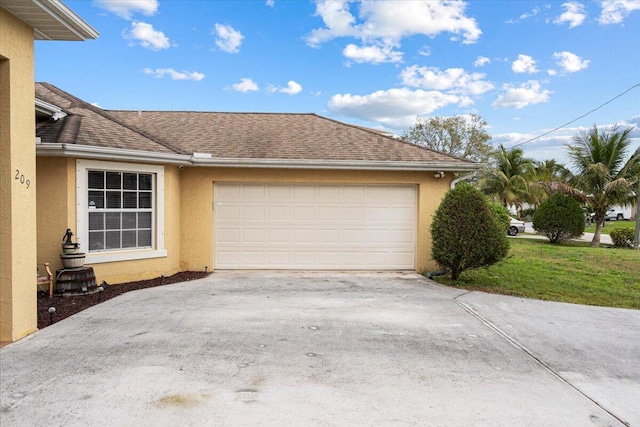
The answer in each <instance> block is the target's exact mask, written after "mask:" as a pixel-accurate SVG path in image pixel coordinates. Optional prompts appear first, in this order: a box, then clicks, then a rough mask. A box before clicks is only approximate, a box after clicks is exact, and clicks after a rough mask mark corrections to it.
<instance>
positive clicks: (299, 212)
mask: <svg viewBox="0 0 640 427" xmlns="http://www.w3.org/2000/svg"><path fill="white" fill-rule="evenodd" d="M315 217H316V209H315V208H314V207H313V206H293V207H292V208H291V219H292V220H294V221H310V220H314V219H315Z"/></svg>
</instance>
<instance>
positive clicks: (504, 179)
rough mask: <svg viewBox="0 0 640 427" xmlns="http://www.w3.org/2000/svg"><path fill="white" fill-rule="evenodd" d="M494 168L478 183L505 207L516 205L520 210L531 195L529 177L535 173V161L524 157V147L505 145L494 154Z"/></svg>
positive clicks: (486, 192)
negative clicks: (505, 146) (510, 147)
mask: <svg viewBox="0 0 640 427" xmlns="http://www.w3.org/2000/svg"><path fill="white" fill-rule="evenodd" d="M492 163H493V164H492V166H493V167H492V168H491V169H489V171H488V172H487V173H486V175H485V177H484V178H482V179H481V180H480V182H479V183H478V184H479V186H480V188H481V189H482V190H483V191H484V193H485V194H487V195H488V196H490V197H493V198H494V199H497V200H499V201H500V202H501V203H502V204H503V205H504V206H505V207H509V205H515V207H516V210H517V211H518V216H519V212H520V209H521V207H522V202H524V201H526V200H527V198H528V197H529V186H528V184H527V181H528V177H530V176H531V175H532V174H533V161H532V160H531V159H528V158H526V157H524V151H523V150H522V148H513V149H510V150H507V149H506V148H504V146H503V145H500V148H499V149H498V150H497V151H496V152H495V153H494V154H493V161H492Z"/></svg>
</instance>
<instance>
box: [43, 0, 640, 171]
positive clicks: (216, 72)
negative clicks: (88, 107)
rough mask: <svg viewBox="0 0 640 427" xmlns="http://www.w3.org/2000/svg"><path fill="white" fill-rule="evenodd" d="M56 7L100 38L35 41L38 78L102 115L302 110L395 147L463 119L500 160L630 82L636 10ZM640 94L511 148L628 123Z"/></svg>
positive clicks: (608, 3) (634, 121)
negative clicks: (476, 126)
mask: <svg viewBox="0 0 640 427" xmlns="http://www.w3.org/2000/svg"><path fill="white" fill-rule="evenodd" d="M65 3H66V4H67V5H68V6H69V7H70V8H71V9H73V10H74V11H75V12H76V13H78V14H79V15H80V16H81V17H82V18H84V19H85V20H86V21H87V22H88V23H89V24H91V25H92V26H93V27H94V28H96V29H97V30H98V31H99V32H100V37H99V38H98V39H97V40H93V41H86V42H75V43H74V42H50V41H46V42H45V41H41V42H37V43H36V56H35V64H36V80H37V81H46V82H49V83H52V84H54V85H56V86H58V87H60V88H61V89H63V90H66V91H67V92H70V93H71V94H73V95H76V96H78V97H80V98H82V99H84V100H86V101H88V102H92V103H96V104H97V105H99V106H100V107H102V108H106V109H131V110H138V109H142V110H198V111H257V112H305V113H307V112H313V113H317V114H321V115H324V116H327V117H331V118H334V119H337V120H341V121H345V122H348V123H353V124H357V125H362V126H369V127H374V128H380V129H385V130H388V131H391V132H394V133H396V134H399V133H401V132H402V131H404V130H405V129H407V128H408V127H409V126H411V125H412V124H414V123H415V119H416V117H417V116H431V115H439V116H450V115H458V114H471V113H476V114H479V115H481V116H482V117H484V118H485V119H486V120H487V122H488V123H489V129H488V130H489V133H490V134H491V135H492V137H493V139H492V141H493V143H494V144H496V145H497V144H500V143H502V144H504V145H505V146H507V147H509V146H512V145H514V144H517V143H520V142H524V141H526V140H527V139H530V138H532V137H535V136H537V135H540V134H542V133H544V132H546V131H548V130H550V129H553V128H555V127H557V126H560V125H562V124H564V123H566V122H569V121H571V120H573V119H575V118H577V117H579V116H581V115H583V114H585V113H587V112H588V111H590V110H592V109H594V108H596V107H598V106H599V105H601V104H603V103H605V102H606V101H609V100H610V99H612V98H614V97H615V96H617V95H619V94H621V93H622V92H624V91H625V90H627V89H629V88H631V87H633V86H634V85H637V84H639V83H640V53H639V50H638V43H639V41H640V0H601V1H584V0H581V1H528V0H520V1H516V0H513V1H509V0H500V1H492V0H476V1H473V0H471V1H466V2H463V1H444V0H442V1H438V0H427V1H417V0H416V1H410V0H390V1H365V0H362V1H347V0H328V1H323V0H318V1H305V0H295V1H293V0H292V1H284V0H269V1H265V0H245V1H222V0H210V1H206V0H200V1H178V0H171V1H170V0H121V1H109V0H94V1H88V0H84V1H71V0H67V1H65ZM639 101H640V87H635V88H634V89H632V90H630V91H629V92H627V93H626V94H625V95H623V96H621V97H620V98H618V99H616V100H614V101H613V102H611V103H609V104H608V105H606V106H604V107H602V108H601V109H599V110H598V111H596V112H594V113H592V114H590V115H588V116H586V117H585V118H583V119H580V120H578V121H576V122H575V123H573V124H571V125H569V126H568V127H567V128H566V129H564V130H562V131H560V132H555V133H553V134H551V135H549V136H547V137H544V138H540V139H538V140H536V141H534V142H531V143H527V144H525V145H524V149H525V154H526V155H528V156H530V157H533V158H536V159H538V160H544V159H548V158H556V159H557V160H559V161H564V160H565V156H564V152H565V151H564V148H563V147H564V144H565V143H566V142H568V141H570V140H571V137H572V136H574V135H575V134H576V133H577V132H578V131H579V130H580V129H584V128H588V127H591V126H593V125H594V124H597V125H599V126H605V125H612V124H620V125H622V126H626V127H629V126H633V125H637V127H636V129H635V130H634V133H633V135H634V147H637V146H638V145H640V102H639Z"/></svg>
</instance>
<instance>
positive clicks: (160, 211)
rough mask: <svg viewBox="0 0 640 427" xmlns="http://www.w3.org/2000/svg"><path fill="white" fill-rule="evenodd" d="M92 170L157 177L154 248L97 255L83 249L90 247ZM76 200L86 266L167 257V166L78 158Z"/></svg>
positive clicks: (123, 250)
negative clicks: (90, 177) (90, 178)
mask: <svg viewBox="0 0 640 427" xmlns="http://www.w3.org/2000/svg"><path fill="white" fill-rule="evenodd" d="M88 170H104V171H113V172H134V173H151V174H154V178H155V184H154V189H155V191H154V193H155V194H154V209H153V210H154V212H153V214H154V220H153V224H155V229H154V230H152V234H153V238H152V240H153V242H154V247H152V248H148V249H139V248H132V249H122V250H117V251H108V252H94V253H90V252H88V251H85V250H83V249H84V248H87V245H88V242H89V202H88V197H89V190H88V182H87V179H88ZM76 201H77V205H76V218H77V220H76V224H77V227H76V237H77V240H78V243H80V251H81V252H85V253H86V259H85V264H99V263H103V262H114V261H131V260H137V259H148V258H162V257H166V256H167V250H166V249H165V247H164V166H155V165H144V164H136V163H121V162H103V161H97V160H81V159H78V160H76Z"/></svg>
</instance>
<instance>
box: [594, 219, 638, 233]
mask: <svg viewBox="0 0 640 427" xmlns="http://www.w3.org/2000/svg"><path fill="white" fill-rule="evenodd" d="M615 228H628V229H629V230H635V229H636V222H635V221H607V222H606V223H605V225H604V227H602V234H609V233H611V230H613V229H615ZM584 232H585V233H595V232H596V225H595V224H590V225H589V226H588V227H587V228H585V230H584Z"/></svg>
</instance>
